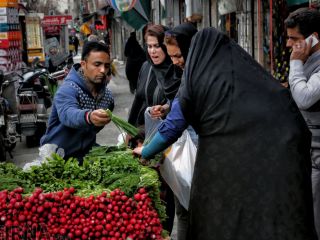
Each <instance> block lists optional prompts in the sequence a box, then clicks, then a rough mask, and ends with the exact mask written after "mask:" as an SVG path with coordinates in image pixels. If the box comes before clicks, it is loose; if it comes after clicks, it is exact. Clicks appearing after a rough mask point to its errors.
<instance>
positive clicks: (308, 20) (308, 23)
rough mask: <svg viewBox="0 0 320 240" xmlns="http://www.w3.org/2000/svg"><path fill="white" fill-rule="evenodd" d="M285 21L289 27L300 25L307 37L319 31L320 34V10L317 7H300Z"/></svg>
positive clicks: (300, 30) (301, 30) (299, 28)
mask: <svg viewBox="0 0 320 240" xmlns="http://www.w3.org/2000/svg"><path fill="white" fill-rule="evenodd" d="M284 23H285V25H286V27H287V28H295V27H298V30H299V32H300V33H301V34H302V35H303V36H304V37H305V38H306V37H308V36H309V35H310V34H312V33H313V32H317V33H318V34H319V36H320V12H319V11H318V10H316V9H313V8H299V9H297V10H296V11H294V12H292V13H290V14H289V16H288V17H287V19H286V20H285V21H284Z"/></svg>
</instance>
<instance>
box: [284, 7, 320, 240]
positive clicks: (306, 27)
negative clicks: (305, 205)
mask: <svg viewBox="0 0 320 240" xmlns="http://www.w3.org/2000/svg"><path fill="white" fill-rule="evenodd" d="M285 25H286V27H287V35H288V41H287V47H290V48H292V52H291V56H290V72H289V85H290V89H291V93H292V96H293V99H294V100H295V102H296V103H297V105H298V107H299V109H300V111H301V113H302V115H303V117H304V119H305V121H306V122H307V124H308V127H309V129H310V131H311V133H312V142H311V161H312V175H311V176H312V178H311V179H312V190H313V207H314V217H315V226H316V230H317V234H318V238H320V43H319V36H320V12H319V11H318V10H316V9H310V8H300V9H298V10H296V11H294V12H292V13H290V15H289V16H288V18H287V19H286V20H285ZM311 35H313V37H314V38H313V41H312V42H306V38H307V37H309V36H311ZM313 45H314V46H313Z"/></svg>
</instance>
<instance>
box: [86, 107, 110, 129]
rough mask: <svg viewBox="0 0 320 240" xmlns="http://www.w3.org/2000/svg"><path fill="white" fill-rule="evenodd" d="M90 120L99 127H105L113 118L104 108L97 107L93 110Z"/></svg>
mask: <svg viewBox="0 0 320 240" xmlns="http://www.w3.org/2000/svg"><path fill="white" fill-rule="evenodd" d="M90 121H91V122H92V124H93V125H95V126H97V127H103V126H104V125H106V124H108V123H109V122H110V121H111V118H110V117H109V115H108V114H107V113H106V111H105V110H103V109H97V110H94V111H92V112H91V114H90Z"/></svg>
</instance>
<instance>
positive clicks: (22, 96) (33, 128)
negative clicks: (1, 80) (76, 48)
mask: <svg viewBox="0 0 320 240" xmlns="http://www.w3.org/2000/svg"><path fill="white" fill-rule="evenodd" d="M32 66H33V68H26V69H25V72H24V73H23V74H22V76H21V80H20V81H19V88H18V91H17V99H18V123H17V132H18V133H19V134H21V135H24V136H26V144H27V147H35V146H38V145H39V142H40V138H41V137H42V135H43V134H44V133H45V131H46V127H47V126H46V124H47V120H48V118H49V113H48V109H49V108H50V107H51V105H52V93H50V90H49V85H50V86H51V87H52V86H55V84H56V83H55V82H54V81H53V80H52V79H51V76H50V74H49V72H48V71H47V69H45V68H44V67H42V66H40V65H38V64H33V65H32ZM51 90H52V89H51Z"/></svg>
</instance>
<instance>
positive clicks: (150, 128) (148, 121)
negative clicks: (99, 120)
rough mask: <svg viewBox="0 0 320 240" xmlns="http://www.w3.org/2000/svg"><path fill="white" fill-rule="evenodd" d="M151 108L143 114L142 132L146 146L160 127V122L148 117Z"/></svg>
mask: <svg viewBox="0 0 320 240" xmlns="http://www.w3.org/2000/svg"><path fill="white" fill-rule="evenodd" d="M150 109H151V107H148V108H147V109H146V111H145V112H144V131H145V141H144V143H145V144H148V143H149V141H150V140H151V139H152V138H153V136H154V135H155V134H156V133H157V131H158V127H159V126H160V124H161V122H162V120H161V119H154V118H152V117H151V115H150Z"/></svg>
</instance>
